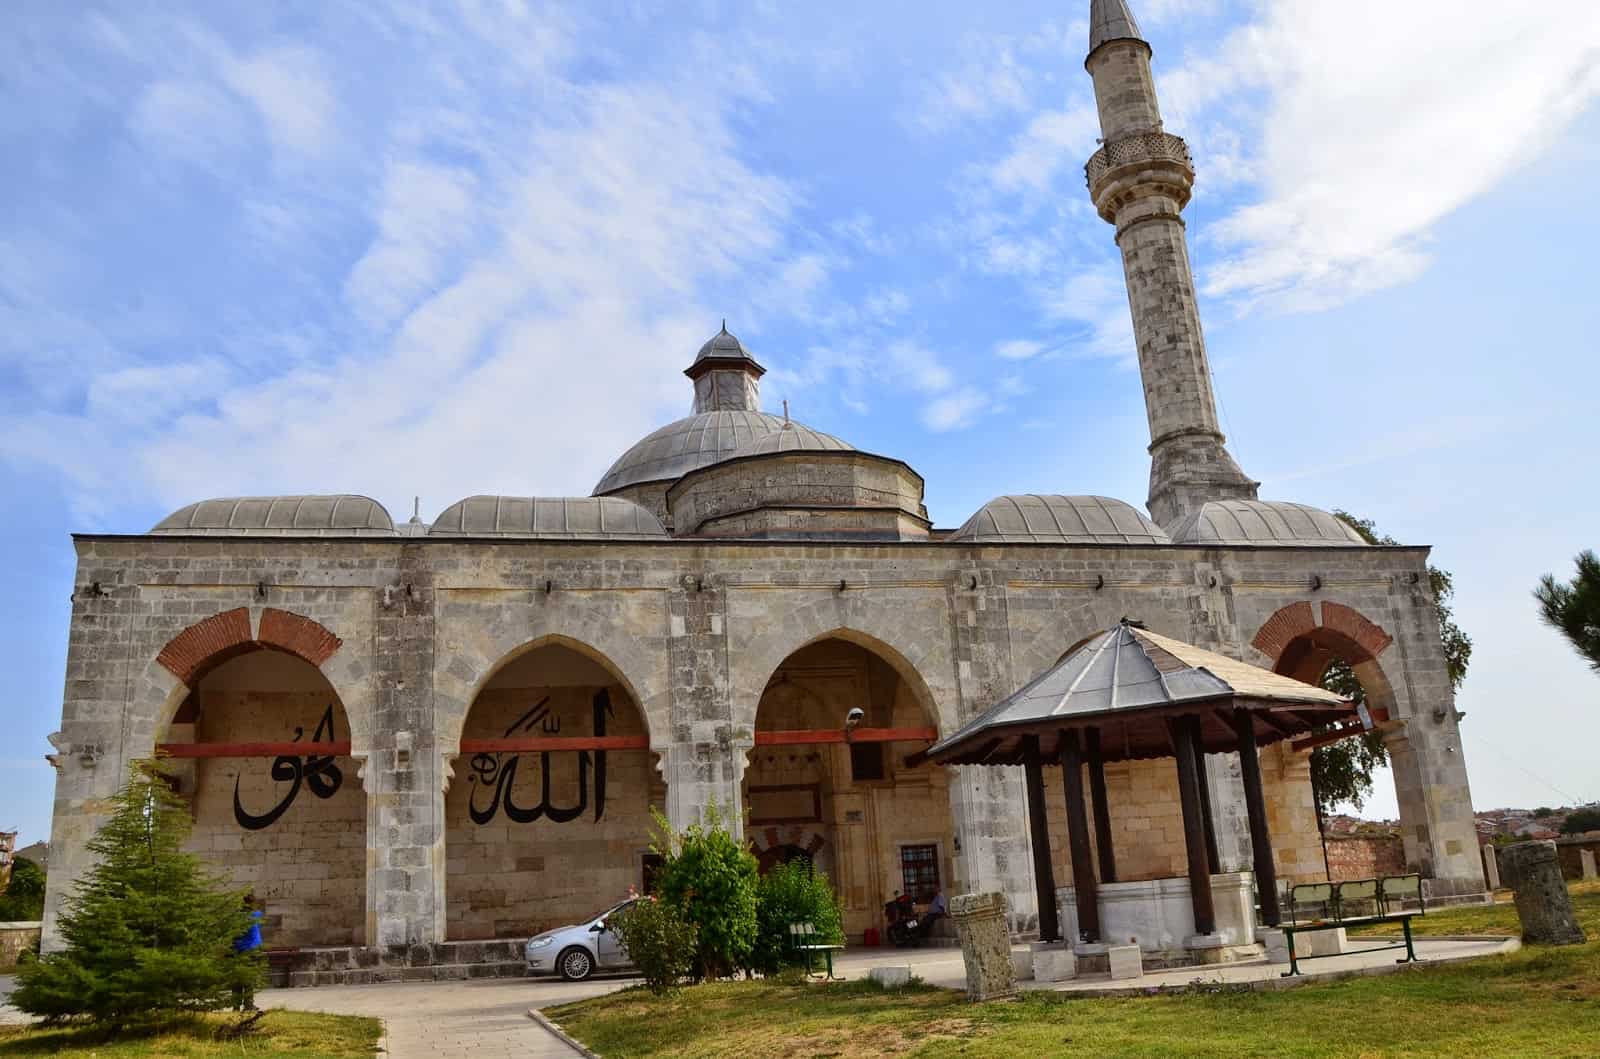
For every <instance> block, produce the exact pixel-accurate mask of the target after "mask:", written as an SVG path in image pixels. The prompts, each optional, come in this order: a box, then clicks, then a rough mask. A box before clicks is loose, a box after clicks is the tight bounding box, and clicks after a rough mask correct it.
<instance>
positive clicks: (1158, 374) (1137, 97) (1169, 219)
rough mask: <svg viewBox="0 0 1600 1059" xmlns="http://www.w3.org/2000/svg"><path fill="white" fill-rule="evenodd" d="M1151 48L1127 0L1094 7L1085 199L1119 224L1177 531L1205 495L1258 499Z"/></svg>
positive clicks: (1154, 441) (1165, 504)
mask: <svg viewBox="0 0 1600 1059" xmlns="http://www.w3.org/2000/svg"><path fill="white" fill-rule="evenodd" d="M1150 56H1151V51H1150V45H1149V44H1148V43H1147V42H1146V41H1145V40H1144V38H1142V37H1140V36H1139V25H1138V23H1136V22H1135V21H1134V20H1133V14H1132V12H1130V11H1129V10H1128V5H1127V3H1126V2H1125V0H1091V3H1090V6H1089V57H1088V58H1087V59H1085V60H1084V66H1085V68H1086V69H1088V71H1089V75H1090V76H1091V77H1093V78H1094V96H1095V104H1096V105H1097V107H1098V108H1099V111H1100V135H1101V142H1102V144H1103V146H1102V147H1101V148H1100V150H1098V151H1096V152H1095V153H1094V155H1093V156H1092V157H1091V158H1090V159H1089V163H1088V165H1087V166H1085V171H1086V173H1087V175H1088V178H1089V195H1090V197H1091V198H1093V200H1094V204H1095V208H1096V209H1097V210H1099V211H1100V216H1101V218H1102V219H1104V220H1106V221H1107V222H1109V223H1111V224H1114V225H1116V228H1117V245H1118V246H1119V247H1121V248H1122V268H1123V271H1124V273H1125V274H1126V276H1127V282H1128V307H1129V308H1130V309H1131V310H1132V312H1133V334H1134V339H1135V342H1136V343H1137V345H1138V348H1139V374H1140V376H1141V377H1142V378H1143V380H1144V402H1145V411H1146V412H1147V413H1148V415H1149V418H1150V500H1149V507H1150V514H1151V515H1152V516H1153V517H1154V518H1155V520H1156V521H1157V522H1159V523H1161V524H1162V525H1164V526H1166V525H1171V524H1172V523H1173V522H1175V521H1177V520H1179V519H1181V518H1182V517H1183V516H1185V515H1186V514H1188V513H1190V512H1191V511H1193V510H1195V509H1196V508H1198V507H1199V506H1200V505H1201V504H1203V503H1205V502H1206V501H1207V500H1230V499H1248V500H1254V499H1255V497H1256V487H1257V485H1259V484H1260V483H1258V482H1254V481H1251V480H1250V479H1249V478H1248V477H1246V475H1245V473H1244V472H1243V471H1241V470H1240V469H1239V465H1238V464H1237V463H1235V462H1234V460H1233V457H1232V456H1231V455H1229V454H1228V450H1227V449H1226V448H1224V447H1223V441H1224V438H1223V436H1222V431H1221V430H1220V429H1219V428H1218V425H1217V406H1216V399H1215V397H1213V396H1212V393H1211V369H1210V366H1209V364H1207V362H1206V343H1205V336H1204V335H1203V334H1202V333H1201V330H1200V312H1199V308H1198V306H1197V304H1196V299H1195V288H1194V273H1193V272H1192V271H1191V270H1190V267H1189V246H1188V242H1187V241H1186V239H1185V237H1184V224H1183V217H1182V216H1181V213H1182V210H1183V208H1184V206H1186V205H1188V203H1189V192H1190V189H1191V188H1192V187H1193V186H1194V166H1193V163H1192V162H1191V161H1190V159H1189V148H1188V146H1187V145H1186V144H1185V143H1184V142H1183V140H1181V139H1179V138H1178V137H1176V136H1174V135H1172V134H1171V133H1169V132H1165V131H1163V130H1162V128H1161V108H1160V106H1159V105H1158V103H1157V102H1156V86H1155V80H1154V78H1152V76H1151V74H1150Z"/></svg>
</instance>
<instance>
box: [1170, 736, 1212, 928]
mask: <svg viewBox="0 0 1600 1059" xmlns="http://www.w3.org/2000/svg"><path fill="white" fill-rule="evenodd" d="M1167 732H1168V734H1169V735H1170V736H1171V738H1172V750H1173V756H1174V757H1176V758H1177V761H1178V800H1179V802H1180V804H1181V805H1182V806H1183V839H1184V847H1185V849H1186V850H1187V853H1188V861H1189V897H1190V900H1191V901H1193V903H1194V930H1195V933H1196V934H1214V933H1216V930H1217V914H1216V906H1215V904H1214V903H1213V902H1212V898H1211V872H1210V871H1209V870H1208V869H1209V868H1210V865H1209V864H1208V863H1207V862H1206V837H1205V825H1204V824H1203V823H1202V821H1201V816H1202V810H1201V808H1200V781H1199V779H1198V778H1197V777H1196V775H1195V773H1196V772H1197V771H1198V770H1199V763H1198V755H1197V754H1196V752H1195V745H1194V729H1193V728H1191V727H1190V726H1189V723H1188V721H1187V720H1186V719H1185V718H1182V717H1178V718H1174V719H1172V720H1170V721H1168V722H1167Z"/></svg>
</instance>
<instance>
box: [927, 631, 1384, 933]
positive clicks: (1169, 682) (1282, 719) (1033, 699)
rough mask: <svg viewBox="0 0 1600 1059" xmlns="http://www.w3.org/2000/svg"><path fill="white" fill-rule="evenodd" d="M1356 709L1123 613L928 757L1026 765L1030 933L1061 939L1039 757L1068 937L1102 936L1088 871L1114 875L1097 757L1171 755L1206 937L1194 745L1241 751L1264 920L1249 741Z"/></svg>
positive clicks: (1263, 830) (1272, 899)
mask: <svg viewBox="0 0 1600 1059" xmlns="http://www.w3.org/2000/svg"><path fill="white" fill-rule="evenodd" d="M1357 717H1358V714H1357V710H1356V707H1355V705H1354V704H1352V703H1351V702H1349V701H1348V700H1346V699H1343V698H1340V697H1339V696H1338V695H1335V694H1333V693H1332V692H1330V691H1325V690H1324V689H1322V688H1319V687H1315V686H1313V685H1311V684H1306V683H1303V682H1302V681H1299V680H1295V679H1293V678H1291V677H1286V676H1281V675H1279V674H1277V673H1272V672H1269V671H1267V670H1265V669H1261V668H1259V667H1257V666H1252V665H1249V664H1247V663H1244V662H1239V661H1236V660H1234V659H1232V658H1228V657H1226V656H1224V655H1220V654H1216V653H1215V652H1212V651H1206V650H1202V649H1201V648H1198V647H1195V646H1193V645H1191V644H1187V643H1183V642H1182V641H1179V640H1173V639H1170V638H1168V637H1165V636H1159V635H1157V634H1155V633H1153V632H1150V631H1149V630H1148V629H1146V628H1144V627H1143V625H1141V624H1140V623H1138V622H1136V621H1131V620H1128V619H1126V618H1125V619H1123V621H1122V622H1121V623H1119V624H1118V625H1116V626H1114V627H1113V628H1111V629H1109V630H1107V631H1106V632H1104V633H1101V634H1098V635H1095V636H1093V637H1090V638H1089V639H1088V640H1086V641H1085V642H1084V643H1083V644H1082V645H1081V646H1079V647H1078V648H1076V649H1075V650H1073V651H1071V652H1070V653H1069V654H1068V655H1067V656H1066V657H1065V658H1063V659H1062V660H1061V661H1060V662H1058V663H1056V664H1055V665H1054V666H1052V667H1051V668H1050V669H1048V670H1046V671H1045V672H1044V673H1043V674H1042V675H1040V676H1039V677H1038V678H1037V679H1035V680H1034V681H1032V682H1031V683H1030V684H1028V685H1027V686H1026V687H1024V688H1023V689H1022V690H1020V691H1018V692H1017V693H1016V694H1014V695H1012V696H1010V697H1009V698H1007V699H1005V700H1004V701H1003V702H1000V703H998V704H997V705H995V706H993V707H991V708H990V709H988V710H986V711H985V712H984V713H982V714H980V715H979V716H978V717H976V718H974V719H973V720H972V721H971V722H969V723H968V724H966V725H965V726H963V727H962V728H961V729H960V730H958V731H956V732H955V733H953V734H952V735H951V736H950V737H949V738H947V739H944V740H942V741H941V742H939V743H937V744H935V745H934V746H932V747H930V748H929V749H928V751H927V752H926V755H925V756H926V758H927V759H928V760H930V761H933V762H935V763H937V764H942V765H1021V766H1022V767H1023V769H1024V770H1025V775H1026V781H1027V793H1028V821H1029V827H1030V831H1031V835H1032V840H1033V864H1034V881H1035V886H1036V887H1037V890H1038V898H1039V939H1040V940H1041V941H1058V940H1060V938H1061V931H1060V924H1059V922H1058V916H1057V911H1056V899H1055V893H1056V890H1055V878H1054V871H1053V869H1052V867H1051V857H1050V832H1049V827H1048V824H1047V822H1046V817H1045V793H1044V765H1045V764H1047V763H1051V764H1054V763H1059V764H1060V765H1061V769H1062V780H1063V786H1064V788H1065V794H1066V803H1067V833H1068V841H1069V843H1070V846H1071V855H1072V875H1073V888H1074V899H1075V901H1076V903H1077V917H1078V927H1079V934H1080V937H1079V938H1075V939H1070V940H1071V941H1073V942H1090V943H1092V942H1098V941H1099V940H1100V912H1099V905H1098V887H1099V884H1100V883H1114V882H1116V881H1117V869H1116V853H1115V850H1114V849H1113V848H1112V840H1111V818H1110V811H1109V808H1108V806H1107V804H1106V782H1105V763H1106V762H1108V761H1126V760H1138V759H1147V758H1159V757H1173V758H1175V759H1176V762H1177V770H1178V793H1179V802H1180V804H1181V806H1182V810H1183V830H1184V840H1185V848H1186V851H1187V859H1188V876H1189V892H1190V896H1191V900H1192V902H1193V910H1194V922H1195V930H1196V934H1197V935H1201V936H1209V935H1211V934H1213V933H1214V931H1215V929H1216V916H1215V911H1214V907H1213V901H1212V883H1211V876H1212V875H1213V874H1216V873H1218V872H1220V871H1221V865H1220V864H1219V860H1218V855H1217V840H1216V833H1215V830H1214V826H1213V823H1212V817H1211V807H1210V800H1211V798H1210V791H1209V790H1208V784H1207V781H1206V772H1205V768H1204V755H1205V754H1214V753H1232V752H1237V753H1238V755H1239V765H1240V774H1241V778H1242V779H1243V782H1244V796H1245V808H1246V812H1247V814H1248V816H1249V821H1250V844H1251V850H1252V854H1253V861H1254V868H1255V882H1256V889H1257V891H1258V893H1259V895H1260V901H1261V916H1262V919H1263V920H1264V921H1265V923H1266V924H1267V925H1268V926H1277V925H1278V922H1279V920H1280V911H1279V907H1278V888H1277V873H1276V871H1275V869H1274V866H1273V859H1272V840H1271V835H1270V833H1269V831H1268V828H1267V810H1266V801H1265V798H1264V796H1263V794H1262V786H1261V763H1260V759H1259V757H1258V755H1257V748H1258V747H1260V746H1263V745H1266V744H1270V743H1274V742H1277V741H1278V740H1281V739H1288V738H1292V737H1294V736H1297V735H1302V734H1305V733H1308V732H1311V731H1312V730H1314V729H1318V728H1322V727H1324V726H1326V725H1329V724H1334V723H1336V722H1341V721H1344V722H1351V721H1355V720H1356V719H1357ZM1359 727H1360V725H1359V724H1357V725H1354V726H1353V727H1351V728H1350V729H1349V730H1350V731H1355V730H1359ZM1085 765H1087V766H1088V774H1089V789H1090V792H1091V793H1092V795H1093V798H1094V813H1093V816H1094V842H1095V845H1096V847H1097V852H1098V854H1099V864H1100V877H1099V878H1098V879H1097V878H1096V875H1095V868H1094V858H1093V856H1092V855H1091V852H1090V838H1089V823H1088V819H1089V811H1088V808H1087V804H1086V799H1085V797H1084V782H1083V774H1084V766H1085Z"/></svg>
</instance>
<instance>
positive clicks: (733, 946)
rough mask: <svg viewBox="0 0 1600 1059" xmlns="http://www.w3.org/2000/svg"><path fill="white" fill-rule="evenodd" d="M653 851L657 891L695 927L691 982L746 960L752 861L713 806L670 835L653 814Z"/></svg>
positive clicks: (752, 930)
mask: <svg viewBox="0 0 1600 1059" xmlns="http://www.w3.org/2000/svg"><path fill="white" fill-rule="evenodd" d="M655 820H656V841H655V843H654V851H655V852H656V853H657V854H659V855H660V857H661V858H662V864H661V867H660V868H659V869H658V870H657V871H656V893H657V895H658V896H659V897H660V898H661V900H663V901H665V902H667V903H669V904H671V905H672V906H673V907H674V908H675V909H677V911H678V913H679V915H681V916H682V917H683V919H684V921H685V922H687V923H689V924H691V925H692V926H693V927H694V929H695V967H694V975H695V977H696V979H705V978H724V977H727V976H728V975H729V974H732V973H733V971H734V969H735V968H738V967H743V966H745V964H746V961H747V960H748V959H749V958H750V950H751V949H752V948H753V947H754V945H755V940H756V879H757V871H756V859H755V857H754V856H752V855H751V853H750V851H749V850H747V849H745V848H744V846H742V845H740V844H739V840H738V839H736V838H735V837H734V836H733V834H732V832H730V831H729V830H728V829H727V828H726V827H724V826H723V824H722V817H721V814H720V813H718V811H717V808H716V806H712V807H711V808H710V809H709V810H707V812H706V819H705V822H704V823H700V824H691V825H690V826H689V827H688V828H686V829H685V830H684V831H683V832H682V833H681V834H678V835H674V834H673V833H672V829H671V825H669V824H668V823H667V819H666V817H664V816H662V815H661V814H660V813H659V812H657V813H656V814H655Z"/></svg>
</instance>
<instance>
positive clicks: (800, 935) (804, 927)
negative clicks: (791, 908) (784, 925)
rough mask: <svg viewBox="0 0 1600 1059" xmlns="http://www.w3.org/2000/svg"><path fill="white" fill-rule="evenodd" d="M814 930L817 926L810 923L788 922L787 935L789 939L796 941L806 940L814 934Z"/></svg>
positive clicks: (815, 930)
mask: <svg viewBox="0 0 1600 1059" xmlns="http://www.w3.org/2000/svg"><path fill="white" fill-rule="evenodd" d="M816 932H817V928H816V927H814V926H812V925H811V924H810V923H790V924H789V937H790V939H791V940H793V941H796V942H803V941H808V940H810V938H811V937H812V936H813V935H815V934H816Z"/></svg>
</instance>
